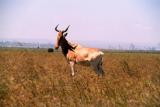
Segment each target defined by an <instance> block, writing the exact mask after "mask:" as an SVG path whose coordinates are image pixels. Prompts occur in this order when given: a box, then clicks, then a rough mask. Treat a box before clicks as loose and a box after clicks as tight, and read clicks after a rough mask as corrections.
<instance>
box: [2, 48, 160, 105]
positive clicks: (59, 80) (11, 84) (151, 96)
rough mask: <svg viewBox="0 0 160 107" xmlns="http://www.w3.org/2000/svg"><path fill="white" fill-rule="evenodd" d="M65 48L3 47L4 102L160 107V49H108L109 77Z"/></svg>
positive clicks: (105, 56) (107, 66)
mask: <svg viewBox="0 0 160 107" xmlns="http://www.w3.org/2000/svg"><path fill="white" fill-rule="evenodd" d="M75 67H76V73H75V76H74V77H72V76H71V72H70V67H69V65H68V64H67V62H66V59H65V58H64V57H63V55H62V54H61V52H53V53H48V52H47V49H16V48H15V49H11V48H0V107H160V54H159V53H141V52H137V53H134V52H132V53H129V52H123V53H120V52H110V51H107V52H105V54H104V60H103V68H104V71H105V76H104V77H101V76H97V75H96V73H95V72H94V71H93V69H92V68H91V67H90V66H84V65H83V66H82V65H78V64H77V65H76V66H75Z"/></svg>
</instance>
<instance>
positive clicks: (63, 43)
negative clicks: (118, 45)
mask: <svg viewBox="0 0 160 107" xmlns="http://www.w3.org/2000/svg"><path fill="white" fill-rule="evenodd" d="M57 27H58V25H57V26H56V27H55V30H56V31H57V32H58V35H57V40H56V44H55V49H58V48H59V46H60V47H61V48H62V53H63V55H64V56H65V58H66V59H67V62H69V64H70V66H71V71H72V73H71V74H72V76H74V64H75V63H79V62H89V63H90V65H91V66H92V67H93V68H94V70H95V71H96V73H97V74H98V75H104V71H103V69H102V56H103V54H104V53H103V52H102V51H100V50H98V49H96V48H85V47H81V46H80V45H78V44H77V45H73V44H71V43H69V42H68V41H67V40H66V38H65V37H66V36H67V34H68V33H66V32H67V31H68V28H69V26H68V27H67V28H66V29H65V30H58V29H57Z"/></svg>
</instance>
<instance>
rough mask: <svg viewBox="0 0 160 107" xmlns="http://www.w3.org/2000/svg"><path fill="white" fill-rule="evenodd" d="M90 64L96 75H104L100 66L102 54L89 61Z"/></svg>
mask: <svg viewBox="0 0 160 107" xmlns="http://www.w3.org/2000/svg"><path fill="white" fill-rule="evenodd" d="M90 64H91V66H92V67H93V69H94V70H95V72H96V73H97V74H98V75H102V76H103V75H104V71H103V68H102V56H99V57H97V58H96V59H95V60H93V61H91V62H90Z"/></svg>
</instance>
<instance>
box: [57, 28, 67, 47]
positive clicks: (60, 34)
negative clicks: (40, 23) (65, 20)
mask: <svg viewBox="0 0 160 107" xmlns="http://www.w3.org/2000/svg"><path fill="white" fill-rule="evenodd" d="M69 26H70V25H69ZM69 26H68V27H67V28H66V29H65V30H58V29H57V28H58V25H57V26H56V27H55V31H57V32H58V35H57V40H56V44H55V49H58V48H59V46H60V43H61V40H62V39H64V38H65V37H66V36H67V34H68V33H66V32H67V31H68V28H69Z"/></svg>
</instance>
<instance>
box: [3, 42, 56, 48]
mask: <svg viewBox="0 0 160 107" xmlns="http://www.w3.org/2000/svg"><path fill="white" fill-rule="evenodd" d="M0 47H17V48H52V47H53V44H52V43H36V42H32V43H31V42H18V41H0Z"/></svg>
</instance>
